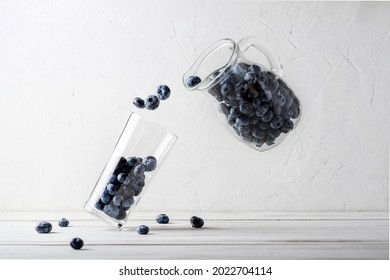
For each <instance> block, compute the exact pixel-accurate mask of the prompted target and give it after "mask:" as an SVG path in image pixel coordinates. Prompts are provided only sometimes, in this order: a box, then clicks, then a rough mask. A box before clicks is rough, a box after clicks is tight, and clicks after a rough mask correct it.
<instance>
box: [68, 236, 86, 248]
mask: <svg viewBox="0 0 390 280" xmlns="http://www.w3.org/2000/svg"><path fill="white" fill-rule="evenodd" d="M70 246H71V247H72V248H73V249H75V250H80V249H81V248H83V246H84V241H83V240H82V239H81V238H78V237H76V238H73V239H72V241H70Z"/></svg>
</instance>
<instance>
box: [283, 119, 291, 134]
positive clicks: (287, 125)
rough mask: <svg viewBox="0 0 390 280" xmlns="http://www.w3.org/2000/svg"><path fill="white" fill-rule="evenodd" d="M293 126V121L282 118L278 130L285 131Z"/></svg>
mask: <svg viewBox="0 0 390 280" xmlns="http://www.w3.org/2000/svg"><path fill="white" fill-rule="evenodd" d="M293 128H294V123H293V122H292V121H291V120H284V121H283V124H282V126H281V127H280V130H281V131H282V132H283V133H287V132H289V131H290V130H292V129H293Z"/></svg>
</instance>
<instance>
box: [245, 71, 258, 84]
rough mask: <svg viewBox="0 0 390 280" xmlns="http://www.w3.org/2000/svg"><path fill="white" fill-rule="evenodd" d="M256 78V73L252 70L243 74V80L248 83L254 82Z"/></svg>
mask: <svg viewBox="0 0 390 280" xmlns="http://www.w3.org/2000/svg"><path fill="white" fill-rule="evenodd" d="M256 80H257V77H256V74H255V73H253V72H247V73H246V74H245V76H244V81H245V82H247V83H249V84H254V83H256Z"/></svg>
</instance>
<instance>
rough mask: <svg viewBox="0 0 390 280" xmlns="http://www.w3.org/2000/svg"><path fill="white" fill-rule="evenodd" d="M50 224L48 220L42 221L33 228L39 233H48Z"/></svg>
mask: <svg viewBox="0 0 390 280" xmlns="http://www.w3.org/2000/svg"><path fill="white" fill-rule="evenodd" d="M52 228H53V227H52V225H51V223H49V222H46V221H42V222H39V223H38V224H37V226H36V227H35V230H36V231H37V232H39V233H49V232H51V230H52Z"/></svg>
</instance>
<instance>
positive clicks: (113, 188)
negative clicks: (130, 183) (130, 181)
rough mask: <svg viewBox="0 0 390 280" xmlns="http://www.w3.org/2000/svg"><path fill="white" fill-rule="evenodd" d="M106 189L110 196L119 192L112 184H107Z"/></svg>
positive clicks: (117, 187)
mask: <svg viewBox="0 0 390 280" xmlns="http://www.w3.org/2000/svg"><path fill="white" fill-rule="evenodd" d="M106 188H107V191H108V192H109V193H110V195H113V196H114V195H116V193H117V192H118V190H119V186H117V185H114V184H108V185H107V187H106Z"/></svg>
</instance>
